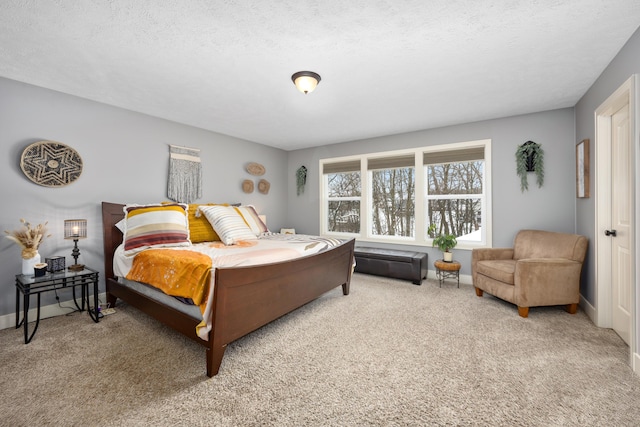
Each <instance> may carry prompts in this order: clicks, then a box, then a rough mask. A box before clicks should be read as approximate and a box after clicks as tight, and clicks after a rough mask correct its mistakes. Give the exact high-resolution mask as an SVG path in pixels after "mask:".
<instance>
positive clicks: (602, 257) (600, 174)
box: [594, 74, 640, 372]
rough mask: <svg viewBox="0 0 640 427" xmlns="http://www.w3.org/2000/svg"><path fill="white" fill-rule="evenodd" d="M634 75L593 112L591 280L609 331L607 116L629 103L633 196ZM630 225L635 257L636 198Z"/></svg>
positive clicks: (632, 346) (633, 355)
mask: <svg viewBox="0 0 640 427" xmlns="http://www.w3.org/2000/svg"><path fill="white" fill-rule="evenodd" d="M636 80H637V75H636V74H634V75H632V76H631V77H630V78H629V79H628V80H627V81H625V82H624V83H623V84H622V85H621V86H620V87H619V88H618V89H617V90H616V91H615V92H614V93H613V94H611V96H609V97H608V98H607V100H606V101H604V102H603V103H602V104H601V105H600V106H599V107H598V108H597V109H596V111H595V127H596V129H595V135H596V143H595V173H596V177H595V178H596V180H595V208H596V212H595V213H596V220H595V226H596V228H595V232H594V235H595V239H594V245H595V261H596V262H595V277H596V310H595V311H596V316H595V324H596V326H599V327H603V328H611V327H612V325H613V297H612V288H611V285H610V281H611V263H610V260H611V244H610V238H609V237H605V234H604V231H605V230H608V229H609V228H610V227H611V191H610V190H611V116H612V115H613V113H614V112H615V111H616V110H617V109H616V107H617V106H619V105H620V104H621V102H623V101H624V100H625V98H626V101H627V102H628V103H629V120H630V133H631V135H630V138H629V141H630V143H631V144H632V147H631V152H632V153H633V158H634V162H633V166H632V179H631V180H632V182H631V185H632V188H633V192H632V194H634V195H635V194H636V192H637V190H638V189H639V188H640V181H639V176H638V171H640V159H639V153H640V149H639V148H638V142H639V141H640V138H639V137H638V126H637V125H636V123H637V121H638V118H637V116H636V114H637V112H638V111H640V109H639V108H638V106H637V105H636V102H637V101H639V98H640V96H636V95H637V94H636V89H637V87H638V85H637V82H636ZM631 206H633V208H632V210H633V212H632V218H633V220H632V224H633V228H634V229H633V236H632V243H631V250H632V252H633V253H632V257H633V259H637V258H636V254H639V253H640V247H639V246H638V245H639V244H640V242H639V240H640V239H638V238H637V236H638V230H639V229H640V223H639V221H640V219H639V215H637V214H636V213H638V212H640V198H638V197H635V200H634V201H633V202H632V204H631ZM637 271H638V270H637V268H636V267H635V265H634V266H633V267H632V271H631V276H632V287H631V325H630V326H631V341H630V343H629V352H630V354H629V362H630V365H631V367H632V369H633V370H634V371H635V372H638V371H639V370H640V352H639V351H638V349H637V347H636V346H637V342H638V339H637V332H638V327H637V322H638V318H637V312H638V310H637V307H638V305H639V303H640V301H639V300H638V298H640V290H639V283H638V276H637Z"/></svg>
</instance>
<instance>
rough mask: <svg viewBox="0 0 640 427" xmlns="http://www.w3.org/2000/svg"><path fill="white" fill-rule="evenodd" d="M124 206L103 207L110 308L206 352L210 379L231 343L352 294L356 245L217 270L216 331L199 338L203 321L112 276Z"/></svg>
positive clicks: (105, 261)
mask: <svg viewBox="0 0 640 427" xmlns="http://www.w3.org/2000/svg"><path fill="white" fill-rule="evenodd" d="M123 207H124V205H122V204H116V203H108V202H102V224H103V231H104V277H105V280H106V290H107V303H108V304H110V306H111V307H114V306H115V304H116V300H117V299H118V298H120V299H121V300H123V301H125V302H126V303H127V304H129V305H131V306H133V307H136V308H137V309H139V310H141V311H143V312H144V313H147V314H148V315H150V316H152V317H154V318H156V319H157V320H159V321H160V322H162V323H164V324H166V325H167V326H169V327H171V328H173V329H175V330H176V331H178V332H180V333H182V334H184V335H185V336H187V337H189V338H191V339H193V340H194V341H196V342H198V343H200V344H201V345H203V346H204V347H206V349H207V352H206V358H207V376H209V377H212V376H214V375H216V374H217V373H218V370H219V369H220V364H221V363H222V357H223V356H224V351H225V349H226V347H227V344H229V343H231V342H233V341H235V340H237V339H238V338H240V337H243V336H245V335H247V334H248V333H250V332H252V331H254V330H256V329H258V328H260V327H262V326H264V325H266V324H267V323H269V322H272V321H274V320H276V319H278V318H279V317H281V316H283V315H285V314H287V313H289V312H291V311H293V310H295V309H297V308H299V307H301V306H303V305H305V304H307V303H308V302H310V301H312V300H314V299H316V298H318V297H319V296H321V295H322V294H324V293H326V292H328V291H329V290H331V289H333V288H336V287H338V286H342V293H343V294H344V295H349V284H350V281H351V273H352V268H353V259H354V258H353V252H354V245H355V240H353V239H351V240H349V241H347V242H345V243H343V244H342V245H340V246H337V247H335V248H332V249H330V250H328V251H325V252H321V253H318V254H314V255H309V256H306V257H303V258H299V259H296V260H293V261H287V262H278V263H272V264H265V265H259V266H254V267H235V268H220V269H216V270H215V288H214V296H213V304H214V306H215V309H214V310H213V316H214V319H213V329H212V330H211V332H210V333H209V340H208V341H204V340H202V339H200V338H199V337H198V336H197V335H196V332H195V330H196V325H197V324H198V323H199V319H194V318H193V317H191V316H189V315H187V314H184V313H182V312H180V311H178V310H176V309H173V308H171V307H168V306H166V305H164V304H161V303H159V302H157V301H155V300H153V299H151V298H149V297H147V296H145V295H143V294H141V293H139V292H136V291H134V290H132V289H130V288H127V287H126V286H123V284H122V283H119V282H118V281H117V279H116V278H115V276H114V274H113V254H114V252H115V250H116V248H117V247H118V245H119V244H120V243H122V232H121V231H120V230H118V229H117V228H116V226H115V224H116V223H117V222H118V221H120V220H121V219H122V218H124V212H123V210H122V208H123Z"/></svg>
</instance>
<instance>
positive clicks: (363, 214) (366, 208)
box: [319, 139, 493, 249]
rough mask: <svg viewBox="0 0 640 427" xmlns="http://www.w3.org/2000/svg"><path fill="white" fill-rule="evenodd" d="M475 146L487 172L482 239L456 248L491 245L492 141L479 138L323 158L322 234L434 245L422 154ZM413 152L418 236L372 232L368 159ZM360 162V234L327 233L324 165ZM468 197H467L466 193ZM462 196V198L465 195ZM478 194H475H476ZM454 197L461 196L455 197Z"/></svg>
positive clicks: (321, 184)
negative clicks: (481, 148) (482, 150)
mask: <svg viewBox="0 0 640 427" xmlns="http://www.w3.org/2000/svg"><path fill="white" fill-rule="evenodd" d="M473 147H483V148H484V173H483V194H481V195H479V196H480V198H481V199H482V239H481V241H479V242H472V241H463V240H460V241H458V245H457V246H456V249H473V248H476V247H491V246H492V234H493V233H492V222H493V221H492V218H493V215H492V211H491V206H492V202H491V197H492V196H491V193H492V185H491V175H492V173H491V140H490V139H482V140H476V141H466V142H456V143H450V144H442V145H433V146H427V147H419V148H414V149H408V150H396V151H386V152H378V153H367V154H362V155H358V156H347V157H335V158H327V159H320V168H319V171H320V179H319V182H320V189H319V191H320V193H319V194H320V234H322V235H327V236H333V237H338V238H339V237H355V238H356V239H357V240H358V241H363V242H381V243H394V244H401V245H416V246H432V239H431V238H429V237H428V236H427V228H428V224H425V220H426V217H427V216H426V207H427V195H426V192H427V183H426V178H427V177H426V174H425V167H424V165H423V156H424V154H425V153H429V152H442V151H455V150H463V149H468V148H473ZM410 154H413V155H414V156H415V188H416V191H415V235H414V237H401V236H376V235H373V234H372V233H371V227H370V223H371V218H372V210H371V209H370V200H371V194H370V193H371V189H370V185H369V170H368V161H369V159H380V158H384V157H398V156H406V155H410ZM354 160H359V161H360V182H361V185H362V188H361V189H360V195H361V196H360V233H337V232H328V230H327V225H328V224H327V221H328V212H327V209H328V198H327V196H326V194H327V176H326V175H324V173H323V168H324V165H325V164H331V163H340V162H346V161H354ZM464 197H466V196H464ZM464 197H462V198H464ZM474 197H475V195H474ZM455 198H461V197H460V196H456V197H455Z"/></svg>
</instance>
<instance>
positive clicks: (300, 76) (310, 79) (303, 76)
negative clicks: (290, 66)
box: [291, 71, 320, 94]
mask: <svg viewBox="0 0 640 427" xmlns="http://www.w3.org/2000/svg"><path fill="white" fill-rule="evenodd" d="M291 80H293V84H294V85H296V87H297V88H298V90H299V91H300V92H302V93H304V94H307V93H309V92H313V90H314V89H315V88H316V86H318V83H320V74H318V73H314V72H313V71H298V72H297V73H294V74H293V75H292V76H291Z"/></svg>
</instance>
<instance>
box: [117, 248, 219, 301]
mask: <svg viewBox="0 0 640 427" xmlns="http://www.w3.org/2000/svg"><path fill="white" fill-rule="evenodd" d="M211 267H212V264H211V258H210V257H209V256H208V255H205V254H202V253H199V252H193V251H185V250H173V249H148V250H146V251H142V252H140V253H139V254H137V255H136V256H135V258H134V259H133V266H132V267H131V270H130V271H129V273H128V274H127V279H129V280H134V281H136V282H142V283H146V284H149V285H151V286H153V287H156V288H158V289H160V290H161V291H163V292H164V293H165V294H167V295H172V296H176V297H183V298H191V300H193V303H194V304H196V305H197V306H198V307H199V308H200V312H201V313H202V314H204V311H205V309H206V306H207V297H208V295H209V287H210V285H211V280H210V278H211Z"/></svg>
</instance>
